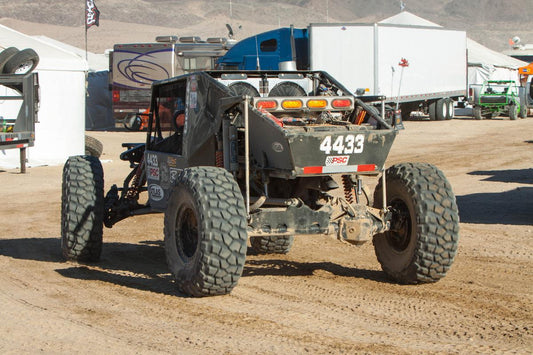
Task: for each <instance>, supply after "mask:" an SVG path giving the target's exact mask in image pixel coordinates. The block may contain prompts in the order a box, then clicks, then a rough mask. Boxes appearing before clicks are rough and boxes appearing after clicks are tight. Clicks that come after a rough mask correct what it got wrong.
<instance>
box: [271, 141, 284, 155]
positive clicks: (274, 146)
mask: <svg viewBox="0 0 533 355" xmlns="http://www.w3.org/2000/svg"><path fill="white" fill-rule="evenodd" d="M272 150H273V151H275V152H276V153H281V152H283V144H281V143H280V142H274V143H272Z"/></svg>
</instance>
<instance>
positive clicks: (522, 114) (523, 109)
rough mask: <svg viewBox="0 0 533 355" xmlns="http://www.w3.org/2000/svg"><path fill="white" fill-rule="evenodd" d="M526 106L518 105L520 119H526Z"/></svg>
mask: <svg viewBox="0 0 533 355" xmlns="http://www.w3.org/2000/svg"><path fill="white" fill-rule="evenodd" d="M527 110H528V109H527V105H526V104H523V105H520V112H519V116H520V118H527Z"/></svg>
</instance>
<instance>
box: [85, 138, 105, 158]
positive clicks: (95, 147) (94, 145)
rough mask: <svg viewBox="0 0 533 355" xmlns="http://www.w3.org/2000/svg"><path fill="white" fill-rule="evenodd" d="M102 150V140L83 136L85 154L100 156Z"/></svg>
mask: <svg viewBox="0 0 533 355" xmlns="http://www.w3.org/2000/svg"><path fill="white" fill-rule="evenodd" d="M103 150H104V146H103V144H102V142H100V141H99V140H98V139H96V138H94V137H91V136H85V155H91V156H93V157H97V158H100V156H101V155H102V151H103Z"/></svg>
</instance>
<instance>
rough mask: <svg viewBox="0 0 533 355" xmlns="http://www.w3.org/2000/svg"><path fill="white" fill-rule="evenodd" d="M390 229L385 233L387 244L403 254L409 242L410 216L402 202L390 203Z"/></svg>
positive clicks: (394, 201)
mask: <svg viewBox="0 0 533 355" xmlns="http://www.w3.org/2000/svg"><path fill="white" fill-rule="evenodd" d="M391 210H392V220H391V229H390V232H389V233H387V242H388V243H389V245H390V246H391V247H392V248H393V249H394V250H395V251H397V252H403V251H405V250H406V249H407V247H408V246H409V242H410V241H411V238H410V236H411V216H410V213H409V208H408V207H407V205H406V204H405V202H404V201H402V200H398V199H397V200H393V201H392V202H391Z"/></svg>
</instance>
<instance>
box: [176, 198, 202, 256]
mask: <svg viewBox="0 0 533 355" xmlns="http://www.w3.org/2000/svg"><path fill="white" fill-rule="evenodd" d="M174 241H175V243H176V248H177V250H178V254H179V256H180V257H181V258H182V259H183V260H184V261H188V260H189V259H191V258H192V257H193V256H194V254H195V253H196V250H197V249H198V244H199V241H200V238H199V235H198V220H197V219H196V214H195V213H194V210H193V209H192V208H188V207H186V208H183V209H182V210H181V211H180V213H178V216H177V219H176V229H175V234H174Z"/></svg>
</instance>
